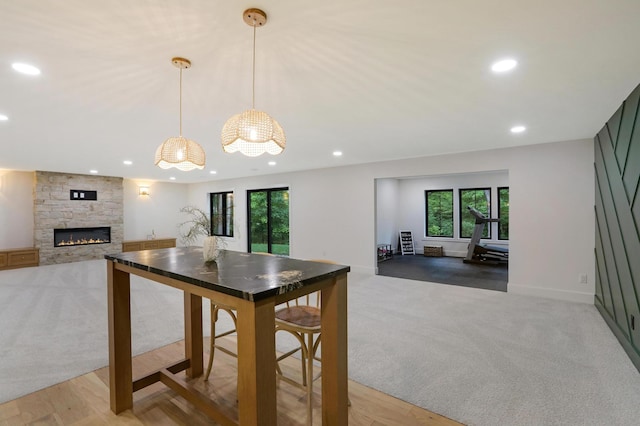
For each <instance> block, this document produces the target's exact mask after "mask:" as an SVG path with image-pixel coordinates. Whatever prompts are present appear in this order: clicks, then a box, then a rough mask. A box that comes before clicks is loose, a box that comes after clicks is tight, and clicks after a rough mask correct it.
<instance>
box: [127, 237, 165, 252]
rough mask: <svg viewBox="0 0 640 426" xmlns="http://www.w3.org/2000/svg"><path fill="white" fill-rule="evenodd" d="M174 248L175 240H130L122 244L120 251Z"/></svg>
mask: <svg viewBox="0 0 640 426" xmlns="http://www.w3.org/2000/svg"><path fill="white" fill-rule="evenodd" d="M175 246H176V239H175V238H156V239H155V240H131V241H123V242H122V251H123V252H124V251H140V250H153V249H162V248H171V247H175Z"/></svg>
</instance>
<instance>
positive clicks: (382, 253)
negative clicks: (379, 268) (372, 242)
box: [378, 244, 393, 262]
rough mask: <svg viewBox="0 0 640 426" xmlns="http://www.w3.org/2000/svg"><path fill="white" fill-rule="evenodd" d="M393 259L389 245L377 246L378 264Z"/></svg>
mask: <svg viewBox="0 0 640 426" xmlns="http://www.w3.org/2000/svg"><path fill="white" fill-rule="evenodd" d="M391 258H393V250H392V249H391V244H378V262H384V261H385V260H389V259H391Z"/></svg>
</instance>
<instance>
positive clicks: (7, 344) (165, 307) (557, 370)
mask: <svg viewBox="0 0 640 426" xmlns="http://www.w3.org/2000/svg"><path fill="white" fill-rule="evenodd" d="M159 307H161V308H159ZM132 318H133V326H134V329H133V346H134V351H135V353H141V352H145V351H147V350H150V349H153V348H156V347H160V346H162V345H164V344H166V343H169V342H173V341H176V340H180V339H181V338H182V321H183V320H182V295H181V294H180V293H179V292H177V291H174V290H173V289H170V288H167V287H166V286H162V285H158V284H155V283H152V282H149V281H147V280H143V279H140V278H137V277H132ZM205 321H207V322H208V311H207V310H206V309H205ZM221 321H222V324H221V326H224V324H225V323H227V324H228V322H227V321H228V320H227V319H226V318H221ZM206 328H207V327H205V329H206ZM287 345H288V342H286V341H281V340H280V339H278V348H279V349H285V348H286V346H287ZM107 359H108V354H107V311H106V264H105V262H104V261H89V262H78V263H72V264H66V265H54V266H45V267H38V268H28V269H19V270H14V271H0V402H1V401H6V400H9V399H13V398H16V397H18V396H20V395H23V394H25V393H28V392H32V391H34V390H36V389H40V388H42V387H45V386H49V385H51V384H54V383H57V382H61V381H64V380H67V379H69V378H71V377H75V376H78V375H81V374H83V373H86V372H88V371H91V370H93V369H96V368H98V367H103V366H105V365H107ZM25 373H27V374H25ZM349 376H350V378H351V379H352V380H356V381H358V382H360V383H362V384H365V385H367V386H370V387H373V388H375V389H379V390H381V391H383V392H386V393H388V394H391V395H393V396H395V397H398V398H401V399H404V400H406V401H408V402H411V403H413V404H416V405H419V406H421V407H424V408H427V409H429V410H432V411H435V412H437V413H440V414H442V415H445V416H447V417H450V418H452V419H455V420H457V421H460V422H463V423H467V424H470V425H491V426H493V425H532V426H533V425H536V426H537V425H636V424H638V419H640V374H639V373H638V371H637V370H636V369H635V368H634V367H633V365H632V364H631V361H630V360H629V359H628V358H627V356H626V354H625V353H624V351H623V350H622V348H621V347H620V345H619V344H618V342H617V341H616V339H615V338H614V336H613V334H612V333H611V332H610V330H609V329H608V328H607V327H606V325H605V323H604V321H603V320H602V318H601V317H600V316H599V314H598V313H597V311H596V309H595V308H594V307H593V306H592V305H584V304H575V303H568V302H560V301H553V300H545V299H538V298H532V297H524V296H517V295H511V294H509V293H502V292H495V291H487V290H478V289H472V288H465V287H456V286H450V285H440V284H433V283H428V282H420V281H410V280H405V279H397V278H389V277H382V276H367V275H362V274H356V273H351V274H349Z"/></svg>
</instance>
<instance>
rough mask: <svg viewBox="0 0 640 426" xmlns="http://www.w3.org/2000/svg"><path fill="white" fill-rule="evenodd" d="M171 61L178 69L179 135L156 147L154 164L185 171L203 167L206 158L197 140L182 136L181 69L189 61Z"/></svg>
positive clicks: (174, 59)
mask: <svg viewBox="0 0 640 426" xmlns="http://www.w3.org/2000/svg"><path fill="white" fill-rule="evenodd" d="M171 63H173V65H174V66H175V67H177V68H179V69H180V136H177V137H170V138H169V139H167V140H166V141H164V142H163V143H162V145H160V146H159V147H158V149H157V150H156V159H155V165H156V166H158V167H160V168H162V169H170V168H172V167H175V168H176V169H178V170H182V171H185V172H188V171H190V170H194V169H203V168H204V164H205V158H206V156H205V153H204V149H202V147H201V146H200V145H199V144H198V143H197V142H194V141H192V140H189V139H187V138H185V137H184V136H182V70H183V69H187V68H191V61H189V60H188V59H184V58H173V59H171Z"/></svg>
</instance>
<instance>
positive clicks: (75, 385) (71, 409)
mask: <svg viewBox="0 0 640 426" xmlns="http://www.w3.org/2000/svg"><path fill="white" fill-rule="evenodd" d="M224 344H225V345H229V346H230V347H231V346H233V345H234V344H235V342H234V341H233V339H232V338H225V339H224ZM205 345H206V347H208V343H207V342H205ZM183 356H184V344H183V342H182V341H181V342H176V343H174V344H171V345H168V346H165V347H163V348H160V349H156V350H154V351H151V352H148V353H146V354H142V355H139V356H137V357H135V358H134V360H133V371H134V377H136V376H138V375H142V374H145V373H147V372H150V371H153V370H155V369H158V368H160V367H162V366H164V365H166V364H168V363H170V362H172V361H175V360H178V359H181V358H182V357H183ZM205 356H206V357H208V354H205ZM205 359H207V358H205ZM293 361H296V360H293ZM283 366H284V368H285V369H289V370H290V371H288V373H289V374H295V373H296V371H295V369H296V368H298V369H299V364H298V362H285V363H284V364H283ZM25 374H28V372H25ZM108 380H109V372H108V370H107V368H102V369H100V370H96V371H94V372H91V373H88V374H85V375H83V376H80V377H77V378H75V379H72V380H68V381H66V382H63V383H60V384H57V385H55V386H51V387H49V388H46V389H43V390H40V391H37V392H34V393H32V394H30V395H27V396H24V397H21V398H18V399H16V400H13V401H9V402H7V403H4V404H2V405H0V426H5V425H7V426H8V425H167V426H168V425H189V426H191V425H194V426H197V425H212V424H215V423H213V421H211V420H210V419H209V418H208V417H206V416H205V415H203V414H202V413H200V412H199V411H198V410H197V409H196V408H194V407H193V406H192V405H190V404H189V403H188V402H186V401H185V400H184V399H182V398H181V397H179V396H178V395H177V394H175V393H174V392H173V391H171V390H170V389H168V388H167V387H165V386H164V385H162V384H160V383H157V384H154V385H152V386H150V387H148V388H145V389H143V390H140V391H138V392H136V393H134V408H133V412H131V411H126V412H124V413H122V414H121V415H119V416H116V415H114V414H113V413H112V412H111V411H110V410H109V388H108ZM193 382H195V385H196V386H197V387H198V388H199V389H200V390H201V391H204V392H206V393H207V394H209V395H211V397H212V398H216V399H217V400H218V401H224V405H225V406H226V407H227V408H228V410H229V412H230V413H235V412H236V408H237V406H236V401H235V398H236V364H235V359H234V358H232V357H230V356H228V355H226V354H224V353H223V352H221V351H217V352H216V355H215V361H214V366H213V370H212V373H211V378H210V379H209V382H204V381H203V380H202V378H198V379H194V381H193ZM319 388H320V384H319V381H318V386H315V389H314V391H315V392H314V393H315V396H314V410H313V421H314V424H316V425H320V424H321V423H322V420H321V416H322V415H321V412H320V403H321V401H320V398H321V397H320V389H319ZM349 396H350V399H351V403H352V405H351V407H350V408H349V424H350V425H357V426H359V425H363V426H364V425H370V426H374V425H376V426H377V425H404V426H411V425H434V426H452V425H460V423H457V422H455V421H453V420H450V419H448V418H446V417H443V416H440V415H438V414H436V413H432V412H430V411H427V410H424V409H421V408H419V407H416V406H414V405H411V404H408V403H406V402H404V401H401V400H399V399H396V398H393V397H391V396H389V395H386V394H383V393H381V392H378V391H376V390H374V389H371V388H368V387H366V386H363V385H360V384H359V383H356V382H352V381H349ZM306 420H307V419H306V397H305V392H304V391H302V390H300V389H298V388H295V387H294V386H291V385H289V384H287V383H285V382H280V383H279V384H278V424H279V425H299V424H306Z"/></svg>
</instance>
